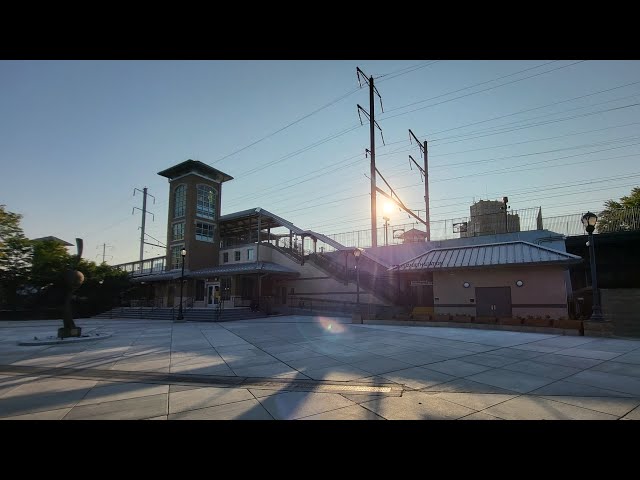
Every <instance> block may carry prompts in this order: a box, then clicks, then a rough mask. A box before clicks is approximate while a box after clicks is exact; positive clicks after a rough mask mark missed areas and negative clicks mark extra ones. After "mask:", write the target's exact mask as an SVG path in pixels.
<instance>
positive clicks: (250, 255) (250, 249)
mask: <svg viewBox="0 0 640 480" xmlns="http://www.w3.org/2000/svg"><path fill="white" fill-rule="evenodd" d="M247 260H253V248H249V249H247Z"/></svg>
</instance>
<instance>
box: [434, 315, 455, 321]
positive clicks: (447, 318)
mask: <svg viewBox="0 0 640 480" xmlns="http://www.w3.org/2000/svg"><path fill="white" fill-rule="evenodd" d="M433 321H434V322H450V321H451V315H446V314H442V313H438V314H436V315H434V316H433Z"/></svg>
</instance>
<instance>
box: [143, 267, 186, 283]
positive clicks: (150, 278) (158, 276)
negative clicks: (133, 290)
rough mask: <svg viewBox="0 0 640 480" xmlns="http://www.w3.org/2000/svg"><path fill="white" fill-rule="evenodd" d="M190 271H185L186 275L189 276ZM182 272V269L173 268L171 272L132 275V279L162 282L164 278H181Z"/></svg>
mask: <svg viewBox="0 0 640 480" xmlns="http://www.w3.org/2000/svg"><path fill="white" fill-rule="evenodd" d="M188 273H189V272H185V274H184V276H185V277H188V276H189V275H188ZM181 275H182V272H181V271H180V270H171V271H169V272H164V273H155V274H152V275H138V276H136V277H132V278H131V281H132V282H133V283H141V282H162V281H163V280H175V279H176V278H180V277H181Z"/></svg>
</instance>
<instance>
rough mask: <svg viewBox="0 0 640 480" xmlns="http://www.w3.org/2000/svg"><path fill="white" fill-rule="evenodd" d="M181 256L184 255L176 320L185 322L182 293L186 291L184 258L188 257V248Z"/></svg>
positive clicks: (184, 249) (183, 250)
mask: <svg viewBox="0 0 640 480" xmlns="http://www.w3.org/2000/svg"><path fill="white" fill-rule="evenodd" d="M180 255H182V274H181V275H180V307H179V308H178V316H177V318H176V320H177V321H178V322H181V321H182V320H184V316H183V315H182V291H183V289H184V257H186V256H187V250H186V248H183V249H182V251H181V252H180Z"/></svg>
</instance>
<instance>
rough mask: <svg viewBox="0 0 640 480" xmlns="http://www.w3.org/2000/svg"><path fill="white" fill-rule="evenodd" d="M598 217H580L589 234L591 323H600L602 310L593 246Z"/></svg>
mask: <svg viewBox="0 0 640 480" xmlns="http://www.w3.org/2000/svg"><path fill="white" fill-rule="evenodd" d="M597 222H598V216H597V215H596V214H595V213H591V212H587V213H585V214H584V215H583V216H582V225H584V228H585V230H586V231H587V233H588V234H589V260H590V262H591V288H592V289H593V301H592V307H591V318H590V320H591V321H592V322H602V321H604V317H603V316H602V309H601V308H600V293H599V291H598V275H597V273H596V253H595V247H594V245H593V231H594V230H595V228H596V223H597Z"/></svg>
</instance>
